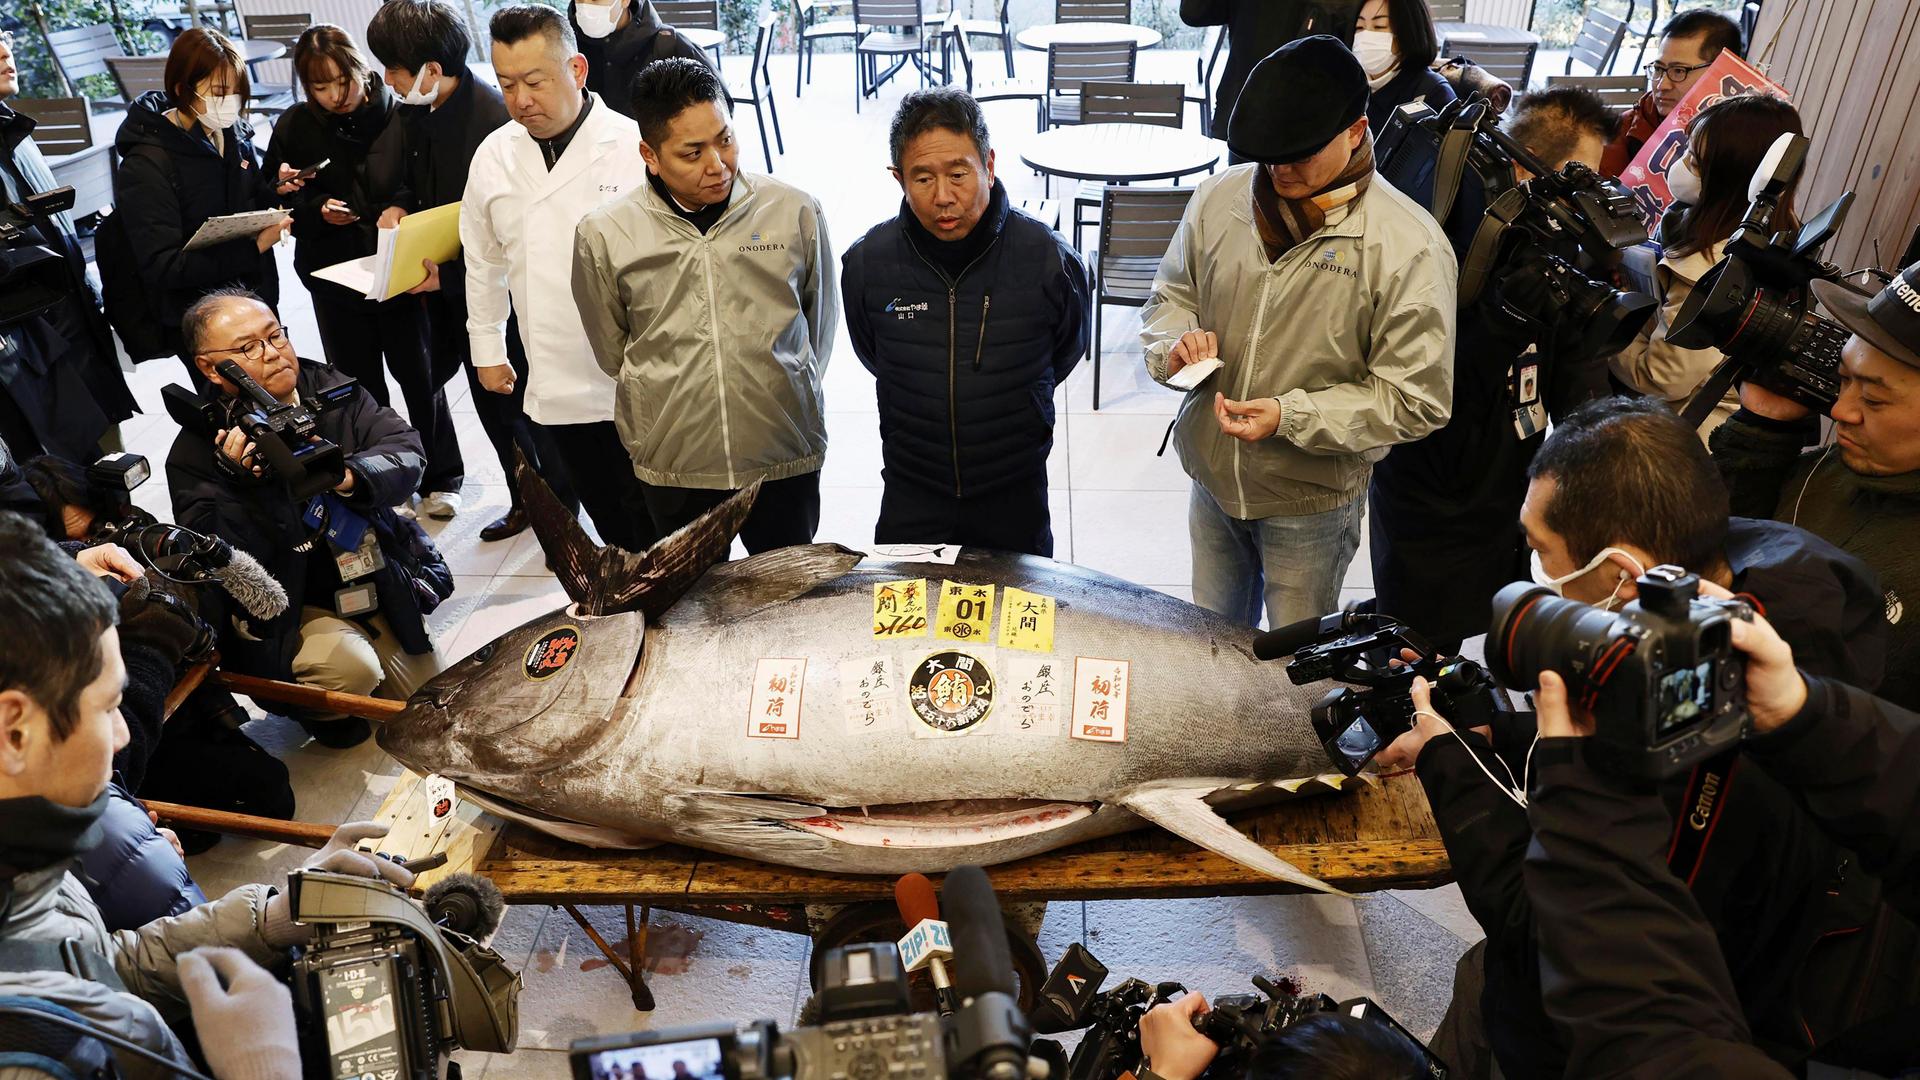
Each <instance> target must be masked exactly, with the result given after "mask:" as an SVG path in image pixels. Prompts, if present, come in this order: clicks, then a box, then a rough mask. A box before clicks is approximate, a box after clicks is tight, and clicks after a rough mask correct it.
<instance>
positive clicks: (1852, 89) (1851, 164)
mask: <svg viewBox="0 0 1920 1080" xmlns="http://www.w3.org/2000/svg"><path fill="white" fill-rule="evenodd" d="M1754 42H1755V45H1754V57H1753V58H1754V61H1755V63H1756V64H1757V66H1759V68H1760V69H1761V70H1762V71H1765V72H1766V73H1767V75H1768V76H1769V77H1770V78H1772V79H1773V80H1774V81H1775V82H1778V83H1779V84H1780V85H1782V86H1784V87H1786V88H1787V92H1788V93H1790V94H1791V95H1793V100H1794V103H1795V105H1796V106H1797V107H1798V108H1799V110H1800V116H1801V119H1802V120H1803V121H1804V123H1805V124H1806V126H1807V131H1808V133H1809V134H1810V135H1811V136H1812V138H1813V150H1812V153H1811V154H1810V155H1809V163H1808V166H1807V171H1806V174H1805V175H1804V176H1803V177H1802V179H1801V186H1800V207H1801V210H1802V212H1803V214H1804V213H1811V212H1812V211H1814V210H1818V209H1820V208H1821V207H1823V206H1825V205H1826V204H1827V203H1829V202H1832V201H1833V200H1834V199H1836V198H1838V197H1839V196H1840V193H1841V192H1843V191H1847V190H1849V189H1851V190H1852V191H1853V192H1854V204H1853V210H1852V212H1851V213H1850V214H1849V215H1848V218H1847V224H1846V227H1845V228H1844V229H1842V230H1841V232H1840V235H1839V236H1838V237H1836V238H1835V239H1834V241H1833V242H1832V243H1830V244H1829V245H1828V246H1827V249H1826V252H1825V254H1826V257H1827V259H1829V260H1830V261H1832V262H1834V263H1837V264H1839V265H1840V266H1841V267H1842V268H1843V269H1848V270H1851V269H1853V268H1855V267H1859V266H1865V265H1868V264H1870V263H1873V262H1874V261H1875V256H1874V244H1875V241H1878V242H1879V247H1880V252H1881V258H1883V259H1885V260H1887V261H1889V262H1891V261H1894V260H1896V259H1897V258H1898V256H1899V254H1900V252H1901V250H1902V249H1904V248H1905V247H1906V245H1907V241H1908V240H1909V239H1910V238H1911V237H1912V235H1913V231H1914V228H1915V227H1916V226H1917V225H1920V104H1916V102H1917V101H1920V0H1768V2H1767V3H1766V6H1765V7H1764V8H1762V10H1761V13H1760V22H1759V25H1758V27H1757V28H1756V29H1755V31H1754ZM1888 269H1896V268H1895V267H1891V266H1889V267H1888Z"/></svg>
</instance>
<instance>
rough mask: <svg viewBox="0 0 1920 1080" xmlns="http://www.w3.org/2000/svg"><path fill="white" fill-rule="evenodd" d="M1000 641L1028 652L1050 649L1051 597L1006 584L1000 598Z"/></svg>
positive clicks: (1051, 634) (1004, 644) (1051, 645)
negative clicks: (1005, 591) (1006, 587)
mask: <svg viewBox="0 0 1920 1080" xmlns="http://www.w3.org/2000/svg"><path fill="white" fill-rule="evenodd" d="M1000 644H1001V645H1003V646H1005V647H1006V648H1009V649H1025V650H1027V651H1028V652H1052V651H1053V597H1051V596H1041V595H1040V594H1039V593H1030V592H1025V591H1023V590H1020V589H1015V588H1011V587H1009V588H1008V589H1007V593H1006V595H1005V596H1003V597H1001V599H1000Z"/></svg>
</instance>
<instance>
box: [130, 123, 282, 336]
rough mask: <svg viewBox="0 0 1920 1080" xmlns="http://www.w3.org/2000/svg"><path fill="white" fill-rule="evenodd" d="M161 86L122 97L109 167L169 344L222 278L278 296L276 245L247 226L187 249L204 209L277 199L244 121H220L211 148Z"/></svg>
mask: <svg viewBox="0 0 1920 1080" xmlns="http://www.w3.org/2000/svg"><path fill="white" fill-rule="evenodd" d="M171 107H172V106H171V104H170V103H169V102H168V100H167V95H166V93H165V92H164V91H160V90H150V91H148V92H147V93H144V94H141V95H140V96H139V97H137V98H135V99H134V101H133V104H132V105H129V106H128V107H127V118H126V119H125V120H124V121H122V122H121V124H120V131H119V133H118V134H116V135H115V136H114V139H113V147H114V152H115V153H116V154H117V155H118V156H119V160H120V166H119V168H118V169H116V170H114V174H113V204H114V207H115V210H114V212H115V213H117V214H119V215H121V220H122V221H123V223H124V225H125V228H126V231H127V242H128V244H129V246H130V247H132V249H133V256H134V261H135V262H136V264H137V265H138V267H139V270H140V278H141V280H142V281H143V282H145V283H146V286H147V288H148V290H149V291H150V295H151V298H152V301H151V302H152V304H153V310H154V313H155V314H156V315H157V316H159V318H160V319H161V321H162V322H163V323H164V324H165V326H164V327H163V329H164V331H165V333H166V339H167V341H168V343H169V344H171V345H172V346H173V347H174V350H175V351H176V352H178V351H180V349H181V348H183V347H184V346H183V343H182V342H181V340H180V316H181V315H183V314H185V313H186V310H187V308H188V307H190V306H192V304H193V302H194V301H195V300H198V299H199V298H200V297H202V296H204V295H206V294H207V293H209V292H212V291H213V290H214V289H217V288H219V287H221V286H223V285H244V286H245V287H247V288H249V289H252V290H253V291H254V293H256V294H257V295H258V296H259V297H260V298H261V299H262V300H265V301H266V302H267V303H268V304H270V305H277V304H278V303H279V301H280V276H279V272H278V271H277V270H276V269H275V267H274V262H273V252H272V251H267V252H264V253H263V252H262V251H260V249H259V247H258V246H257V245H256V244H255V243H254V239H253V237H251V236H246V237H242V238H240V239H238V240H229V241H227V242H226V243H224V244H215V245H213V246H212V247H205V248H201V249H199V250H198V251H187V250H184V249H185V248H186V244H187V241H188V240H190V239H192V238H193V234H194V232H195V231H196V230H198V229H199V228H200V225H201V223H203V222H205V221H206V220H207V219H208V218H211V217H219V216H220V215H222V214H237V213H241V212H242V211H246V210H262V209H265V208H267V207H270V206H274V205H279V196H277V195H275V194H274V190H273V189H274V186H275V185H274V183H273V181H272V179H271V178H270V175H269V174H268V173H267V172H266V170H264V169H262V168H261V167H260V155H259V154H257V153H255V152H254V148H253V136H252V135H251V134H250V133H249V132H248V130H247V125H246V124H244V123H240V124H235V125H234V126H232V127H230V128H228V129H227V131H226V136H225V139H224V146H223V147H222V148H221V149H219V150H216V149H214V146H213V143H212V142H210V141H208V140H207V139H206V138H205V137H203V136H201V135H200V134H199V132H198V129H196V130H194V131H191V132H189V131H185V130H182V129H181V127H180V126H179V125H178V124H175V123H174V122H173V121H172V120H171V119H169V118H168V116H167V110H168V109H169V108H171Z"/></svg>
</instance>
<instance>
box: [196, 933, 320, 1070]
mask: <svg viewBox="0 0 1920 1080" xmlns="http://www.w3.org/2000/svg"><path fill="white" fill-rule="evenodd" d="M178 971H179V974H180V988H181V989H182V990H184V991H186V995H187V1004H188V1006H189V1007H191V1008H192V1010H193V1026H194V1030H195V1031H197V1032H198V1033H199V1035H200V1052H201V1053H202V1054H204V1055H206V1059H207V1068H208V1069H209V1070H211V1071H212V1073H213V1075H214V1076H216V1077H218V1078H219V1080H299V1077H300V1040H299V1038H298V1036H297V1035H296V1034H295V1033H294V1025H293V995H291V994H289V993H287V988H286V987H285V986H283V985H281V984H280V980H278V979H275V978H274V977H273V976H272V975H271V974H269V973H268V972H267V969H265V968H263V967H261V966H260V965H259V964H256V963H254V962H253V961H252V960H249V959H247V954H246V953H243V952H241V951H240V950H239V949H227V948H215V949H195V950H193V951H192V952H190V953H186V954H183V955H182V956H181V957H180V964H179V968H178Z"/></svg>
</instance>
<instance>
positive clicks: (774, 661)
mask: <svg viewBox="0 0 1920 1080" xmlns="http://www.w3.org/2000/svg"><path fill="white" fill-rule="evenodd" d="M806 678H807V662H806V660H804V659H801V658H797V657H774V658H770V659H762V660H761V661H760V662H759V663H757V664H755V665H754V669H753V693H752V694H751V695H750V696H749V697H748V702H749V704H748V706H747V737H748V738H750V739H797V738H799V737H800V704H801V699H802V697H803V696H804V689H805V683H806Z"/></svg>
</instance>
